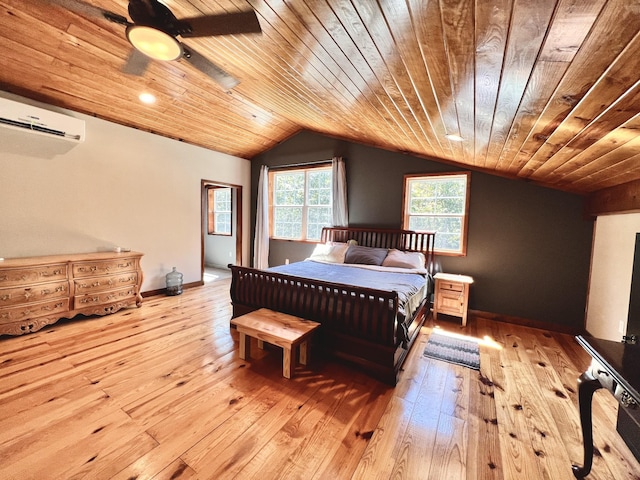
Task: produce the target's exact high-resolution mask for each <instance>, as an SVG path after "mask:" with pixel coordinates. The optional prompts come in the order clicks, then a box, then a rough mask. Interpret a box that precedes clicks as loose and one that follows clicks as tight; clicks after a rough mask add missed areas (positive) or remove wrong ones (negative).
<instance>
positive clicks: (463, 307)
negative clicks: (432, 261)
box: [433, 273, 473, 327]
mask: <svg viewBox="0 0 640 480" xmlns="http://www.w3.org/2000/svg"><path fill="white" fill-rule="evenodd" d="M434 278H435V279H436V293H435V297H434V301H433V319H434V320H437V319H438V313H444V314H445V315H453V316H454V317H461V318H462V326H463V327H464V326H466V324H467V308H468V306H469V288H470V287H471V284H472V283H473V278H471V277H468V276H466V275H453V274H450V273H436V274H435V276H434Z"/></svg>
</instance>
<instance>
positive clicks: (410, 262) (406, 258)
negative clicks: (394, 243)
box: [382, 248, 424, 268]
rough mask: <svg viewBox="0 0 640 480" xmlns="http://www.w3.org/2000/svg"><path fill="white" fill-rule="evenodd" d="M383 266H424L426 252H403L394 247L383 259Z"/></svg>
mask: <svg viewBox="0 0 640 480" xmlns="http://www.w3.org/2000/svg"><path fill="white" fill-rule="evenodd" d="M382 266H383V267H400V268H424V254H422V253H421V252H403V251H401V250H396V249H395V248H392V249H391V250H389V253H388V254H387V256H386V258H385V259H384V260H383V261H382Z"/></svg>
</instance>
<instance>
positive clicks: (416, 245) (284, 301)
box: [229, 227, 435, 385]
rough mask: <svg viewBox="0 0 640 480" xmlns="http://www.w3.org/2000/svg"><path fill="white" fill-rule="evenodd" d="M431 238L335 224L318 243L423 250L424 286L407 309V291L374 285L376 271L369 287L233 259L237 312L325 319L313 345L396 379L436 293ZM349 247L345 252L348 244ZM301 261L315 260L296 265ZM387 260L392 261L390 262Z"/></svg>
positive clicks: (233, 294)
mask: <svg viewBox="0 0 640 480" xmlns="http://www.w3.org/2000/svg"><path fill="white" fill-rule="evenodd" d="M434 237H435V234H434V233H429V232H414V231H409V230H391V229H375V228H355V227H331V228H324V229H323V231H322V239H321V244H320V245H323V246H324V245H333V246H335V248H340V249H342V248H343V245H344V244H345V243H347V242H350V243H354V242H357V245H358V246H359V247H370V248H371V249H372V251H373V250H375V249H387V251H388V252H393V253H394V254H396V255H405V256H407V255H414V258H415V255H416V253H411V254H407V253H398V251H400V252H419V253H420V254H422V255H424V257H422V256H420V258H421V259H424V266H423V268H422V269H421V270H422V271H421V272H420V274H421V275H422V277H423V278H424V286H422V287H421V291H420V298H417V299H413V300H412V301H411V303H412V305H411V308H410V309H409V308H405V306H404V298H405V295H404V294H403V295H399V294H398V292H397V291H395V290H396V289H388V288H387V289H381V288H378V287H377V285H378V282H377V280H378V278H376V277H375V276H376V275H378V273H377V271H376V270H371V271H370V275H372V277H371V278H372V279H373V281H368V282H367V283H373V284H374V285H376V287H375V288H371V287H363V286H356V285H350V284H348V283H344V282H342V281H340V282H333V281H326V280H321V279H318V278H305V277H303V276H299V275H292V274H289V273H282V272H279V271H277V270H278V269H279V268H286V267H289V266H282V267H274V268H273V269H267V270H259V269H254V268H247V267H240V266H235V265H230V266H229V267H230V269H231V273H232V280H231V302H232V304H233V317H234V318H235V317H238V316H240V315H244V314H245V313H248V312H250V311H253V310H257V309H259V308H268V309H271V310H275V311H279V312H283V313H288V314H291V315H295V316H297V317H301V318H305V319H308V320H314V321H316V322H320V323H321V324H322V326H321V328H320V329H319V332H318V333H319V334H318V335H317V336H316V337H315V340H314V349H320V350H321V351H323V352H324V353H326V354H329V355H331V356H333V357H336V358H338V359H342V360H346V361H348V362H350V363H352V364H355V365H356V366H358V367H360V368H361V369H363V370H364V371H366V372H367V373H369V374H370V375H372V376H373V377H374V378H377V379H379V380H380V381H382V382H385V383H387V384H390V385H395V384H396V382H397V379H398V375H399V372H400V369H401V366H402V364H403V362H404V360H405V358H406V356H407V354H408V352H409V350H410V348H411V346H412V345H413V343H414V342H415V339H416V337H417V336H418V333H419V331H420V327H421V326H422V324H423V323H424V320H425V318H426V316H427V314H428V312H429V306H430V305H429V300H430V298H431V293H432V292H433V281H432V278H431V277H432V274H433V269H434V255H433V244H434ZM344 248H345V249H347V250H348V249H349V248H351V247H349V246H344ZM352 250H355V249H352ZM360 250H361V251H362V250H366V249H362V248H361V249H360ZM389 256H391V253H389ZM312 258H313V257H312ZM347 258H348V257H347ZM351 258H353V257H351ZM395 258H397V257H395ZM345 260H346V259H345ZM303 263H304V264H307V263H313V262H297V263H296V264H291V265H297V264H303ZM385 263H389V265H394V264H392V263H390V262H386V260H385ZM345 266H346V268H347V269H348V268H349V267H350V266H352V265H343V266H342V268H343V270H344V267H345ZM338 268H340V267H338ZM365 268H369V267H365ZM376 268H377V267H373V269H376ZM379 270H386V269H385V268H380V269H379ZM390 270H392V271H396V272H397V273H404V272H398V270H400V269H398V268H395V269H394V268H391V269H390ZM381 273H382V274H384V273H385V272H381ZM411 274H412V275H413V272H411ZM358 275H360V274H358ZM367 275H369V274H367ZM416 296H417V294H416ZM401 297H402V299H403V300H402V301H401V300H400V298H401ZM407 303H409V302H407Z"/></svg>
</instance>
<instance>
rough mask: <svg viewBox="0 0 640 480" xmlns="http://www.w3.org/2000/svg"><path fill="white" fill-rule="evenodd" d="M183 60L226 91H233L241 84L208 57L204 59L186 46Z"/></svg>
mask: <svg viewBox="0 0 640 480" xmlns="http://www.w3.org/2000/svg"><path fill="white" fill-rule="evenodd" d="M183 46H184V45H183ZM182 58H183V59H185V60H186V61H187V62H189V63H190V64H191V65H193V66H194V67H196V68H197V69H198V70H200V71H201V72H202V73H204V74H205V75H208V76H209V77H211V79H213V80H214V81H215V82H217V83H218V84H220V86H222V87H223V88H224V89H225V90H231V89H232V88H233V87H235V86H236V85H238V84H239V83H240V81H239V80H238V79H236V78H234V77H232V76H231V75H230V74H228V73H227V72H225V71H224V70H223V69H221V68H220V67H218V66H217V65H216V64H214V63H212V62H211V61H209V60H208V59H207V58H206V57H203V56H202V55H200V54H199V53H198V52H196V51H194V50H192V49H191V48H187V47H186V46H184V55H183V56H182Z"/></svg>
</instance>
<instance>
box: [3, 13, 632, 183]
mask: <svg viewBox="0 0 640 480" xmlns="http://www.w3.org/2000/svg"><path fill="white" fill-rule="evenodd" d="M86 1H87V3H89V4H91V6H93V7H98V8H101V9H106V10H109V11H111V12H114V13H117V14H119V15H123V16H125V17H126V16H128V14H127V1H126V0H86ZM163 3H164V4H165V5H167V6H168V7H169V8H170V9H171V11H172V12H173V13H174V14H175V16H176V17H178V18H186V17H194V16H198V15H201V14H213V13H224V12H237V11H241V10H246V9H247V8H253V9H254V10H255V11H256V13H257V16H258V20H259V22H260V26H261V28H262V34H239V35H230V36H216V37H206V38H184V39H182V41H183V43H184V44H185V45H186V46H187V47H190V48H192V49H194V50H196V51H197V52H198V53H199V54H200V55H202V56H204V57H205V58H206V59H208V60H209V61H211V62H213V63H215V64H216V65H218V66H219V67H221V68H223V69H224V70H225V71H227V72H228V73H230V74H231V75H233V76H234V77H235V78H236V79H238V80H239V81H240V83H239V84H238V85H237V86H235V87H233V88H231V89H229V90H225V89H224V88H223V87H221V86H220V85H219V84H217V83H216V82H214V81H213V80H211V78H209V77H208V76H206V75H205V74H203V73H202V72H200V71H199V70H196V69H195V68H194V67H193V66H192V65H191V64H190V63H187V62H184V61H172V62H160V61H152V62H151V64H150V65H149V67H148V69H147V70H146V72H145V73H144V74H143V75H142V76H135V75H130V74H127V73H123V67H124V65H125V64H126V62H127V59H128V57H129V55H130V53H131V51H132V47H131V45H130V44H129V43H128V41H127V40H126V38H125V34H124V27H123V26H122V25H118V24H115V23H112V22H109V21H106V20H104V19H101V18H98V17H94V16H91V15H83V14H82V13H77V12H72V11H70V10H67V9H65V8H62V7H60V6H57V5H51V4H49V3H48V2H47V1H46V0H0V89H2V90H6V91H11V92H14V93H18V94H20V95H24V96H26V97H29V98H33V99H36V100H41V101H44V102H47V103H50V104H52V105H56V106H59V107H64V108H68V109H71V110H75V111H78V112H83V113H87V114H91V115H95V116H97V117H100V118H104V119H107V120H111V121H113V122H117V123H120V124H124V125H129V126H132V127H135V128H138V129H141V130H146V131H151V132H155V133H157V134H160V135H164V136H167V137H171V138H176V139H181V140H183V141H185V142H189V143H192V144H195V145H200V146H203V147H206V148H210V149H212V150H216V151H219V152H224V153H228V154H231V155H235V156H239V157H243V158H252V157H254V156H255V155H257V154H260V153H261V152H263V151H265V150H268V149H269V148H271V147H272V146H274V145H275V144H277V143H279V142H281V141H283V140H285V139H287V138H288V137H290V136H291V135H293V134H295V133H296V132H298V131H300V130H303V129H304V130H311V131H315V132H320V133H323V134H327V135H331V136H336V137H340V138H344V139H347V140H351V141H354V142H359V143H365V144H368V145H373V146H377V147H380V148H384V149H388V150H394V151H402V152H407V153H410V154H412V155H416V156H419V157H425V158H431V159H436V160H442V161H445V162H449V163H454V164H456V165H459V166H462V167H465V168H472V169H478V170H482V171H486V172H489V173H495V174H499V175H504V176H508V177H513V178H521V179H527V180H529V181H532V182H536V183H539V184H543V185H547V186H551V187H554V188H558V189H561V190H565V191H570V192H575V193H582V194H586V193H590V192H594V191H598V190H601V189H603V188H606V187H611V186H616V185H620V184H623V183H626V182H629V181H634V180H638V179H640V135H639V132H640V114H639V112H640V0H475V1H473V0H286V1H285V0H163ZM143 91H148V92H152V93H153V94H155V95H156V97H157V102H156V103H155V104H153V105H145V104H142V103H141V102H140V101H139V100H138V95H139V94H140V93H141V92H143ZM447 134H455V135H458V136H460V137H462V139H463V140H462V141H453V140H450V139H449V138H447V136H446V135H447Z"/></svg>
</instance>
